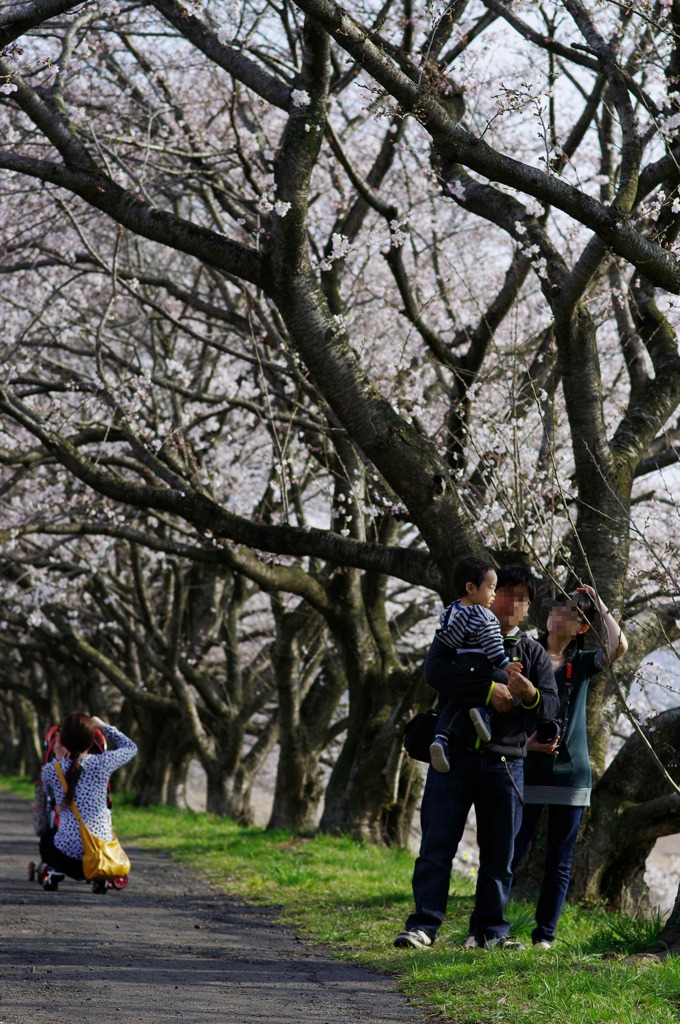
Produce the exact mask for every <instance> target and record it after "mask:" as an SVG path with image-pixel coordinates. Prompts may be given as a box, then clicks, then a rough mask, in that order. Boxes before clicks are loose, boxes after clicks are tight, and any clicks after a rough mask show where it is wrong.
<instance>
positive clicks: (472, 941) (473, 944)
mask: <svg viewBox="0 0 680 1024" xmlns="http://www.w3.org/2000/svg"><path fill="white" fill-rule="evenodd" d="M478 946H479V943H478V942H477V939H476V938H475V937H474V935H468V937H467V939H466V940H465V942H464V943H463V949H477V947H478Z"/></svg>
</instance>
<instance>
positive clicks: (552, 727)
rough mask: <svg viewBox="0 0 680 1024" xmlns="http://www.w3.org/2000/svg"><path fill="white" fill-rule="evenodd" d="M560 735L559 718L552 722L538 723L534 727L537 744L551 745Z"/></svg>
mask: <svg viewBox="0 0 680 1024" xmlns="http://www.w3.org/2000/svg"><path fill="white" fill-rule="evenodd" d="M561 733H562V722H561V720H560V719H559V718H555V719H553V721H552V722H539V723H538V725H537V726H536V739H537V741H538V742H539V743H552V742H553V740H556V739H559V737H560V735H561Z"/></svg>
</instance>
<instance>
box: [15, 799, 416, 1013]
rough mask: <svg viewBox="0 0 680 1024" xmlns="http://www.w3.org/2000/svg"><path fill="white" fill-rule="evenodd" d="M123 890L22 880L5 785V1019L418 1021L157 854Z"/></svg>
mask: <svg viewBox="0 0 680 1024" xmlns="http://www.w3.org/2000/svg"><path fill="white" fill-rule="evenodd" d="M128 853H129V854H130V859H131V860H132V863H133V872H132V875H131V877H130V884H129V885H128V887H127V889H125V890H123V891H122V892H109V893H108V894H107V895H106V896H95V895H94V894H93V893H92V892H91V890H90V887H89V886H88V885H86V884H85V883H83V882H72V881H69V880H66V881H65V882H63V883H62V884H61V886H60V887H59V890H58V891H57V892H56V893H47V892H44V891H43V890H42V888H41V887H40V886H39V885H37V884H36V883H35V882H33V883H30V882H28V881H27V880H26V864H27V863H28V861H29V860H31V859H37V844H36V842H35V839H34V836H33V827H32V814H31V810H30V807H29V806H28V804H27V803H26V802H25V801H22V800H20V799H18V798H17V797H13V796H9V795H7V794H3V793H0V920H1V921H2V941H1V943H0V1024H71V1022H73V1021H78V1020H86V1021H88V1020H94V1021H96V1022H97V1024H114V1022H115V1024H152V1022H153V1024H171V1022H172V1024H174V1022H177V1021H185V1022H189V1024H213V1022H216V1024H217V1022H219V1024H261V1022H262V1021H267V1022H269V1024H289V1022H291V1024H292V1022H294V1024H354V1022H357V1024H359V1022H369V1021H370V1022H371V1024H415V1022H416V1021H418V1022H419V1024H423V1017H424V1015H423V1013H422V1011H420V1012H419V1011H417V1010H415V1009H414V1008H413V1007H411V1006H410V1005H409V1004H408V1003H407V1002H406V1000H405V999H404V998H403V997H402V996H400V995H399V994H398V993H397V992H396V990H395V987H394V984H393V982H392V981H390V980H389V979H388V978H384V977H382V976H380V975H377V974H373V973H371V972H370V971H365V970H361V969H359V968H357V967H354V966H352V965H349V964H345V963H342V962H340V961H337V960H332V959H330V958H328V957H327V956H326V955H325V954H324V953H323V952H321V951H320V950H318V949H314V948H312V947H310V946H308V945H307V944H306V943H304V942H302V941H301V940H300V939H298V938H297V936H296V935H295V932H294V931H293V930H292V929H289V928H285V927H282V926H281V925H278V924H276V923H275V921H274V918H273V915H272V913H271V912H269V911H267V910H263V909H253V908H249V907H242V906H239V905H238V904H237V903H235V902H234V901H233V900H230V899H228V898H227V897H225V896H224V894H222V893H220V892H218V891H217V890H215V889H214V888H211V887H210V886H209V885H208V884H206V883H205V882H204V881H203V879H202V878H201V877H200V876H199V875H198V874H194V873H193V872H190V871H188V870H186V869H184V868H181V867H178V866H177V865H174V864H172V863H171V862H169V861H167V860H165V859H163V858H162V857H161V856H160V855H158V854H154V853H150V852H148V851H145V850H140V849H135V848H134V847H131V848H128Z"/></svg>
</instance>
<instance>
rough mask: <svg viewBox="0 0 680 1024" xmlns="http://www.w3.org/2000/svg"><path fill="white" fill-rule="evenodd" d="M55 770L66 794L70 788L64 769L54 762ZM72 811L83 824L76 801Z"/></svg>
mask: <svg viewBox="0 0 680 1024" xmlns="http://www.w3.org/2000/svg"><path fill="white" fill-rule="evenodd" d="M54 770H55V772H56V773H57V775H58V776H59V781H60V782H61V784H62V786H63V787H64V793H65V792H66V790H67V789H68V786H67V785H66V779H65V777H64V771H63V768H62V767H61V765H60V764H59V762H58V761H55V762H54ZM71 809H72V811H73V813H74V814H75V816H76V818H77V820H78V821H79V822H81V821H82V820H83V819H82V818H81V817H80V811H79V810H78V805H77V804H76V802H75V800H72V801H71Z"/></svg>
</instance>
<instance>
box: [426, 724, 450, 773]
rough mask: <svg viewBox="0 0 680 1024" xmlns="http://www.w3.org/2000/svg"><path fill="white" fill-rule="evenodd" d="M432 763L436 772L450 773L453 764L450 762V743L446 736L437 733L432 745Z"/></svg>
mask: <svg viewBox="0 0 680 1024" xmlns="http://www.w3.org/2000/svg"><path fill="white" fill-rule="evenodd" d="M430 761H431V762H432V767H433V768H434V770H435V771H436V772H448V770H449V768H450V767H451V764H450V762H449V743H448V739H447V737H446V736H443V735H442V734H441V733H437V735H436V736H435V738H434V740H433V742H432V743H431V744H430Z"/></svg>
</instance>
